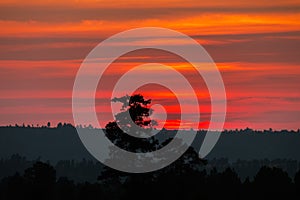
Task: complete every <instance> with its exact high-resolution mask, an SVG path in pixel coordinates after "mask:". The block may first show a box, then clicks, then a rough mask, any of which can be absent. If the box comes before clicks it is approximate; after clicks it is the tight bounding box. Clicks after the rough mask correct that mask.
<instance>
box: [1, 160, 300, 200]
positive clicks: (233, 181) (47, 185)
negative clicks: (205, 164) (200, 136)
mask: <svg viewBox="0 0 300 200" xmlns="http://www.w3.org/2000/svg"><path fill="white" fill-rule="evenodd" d="M299 173H300V172H298V173H297V175H296V177H295V182H293V181H292V180H291V179H290V178H289V177H288V175H287V173H285V172H284V171H282V170H281V169H279V168H270V167H263V168H261V169H260V171H259V172H258V173H257V175H256V176H255V178H254V179H253V180H249V179H246V180H245V181H241V180H240V178H239V177H238V175H237V174H236V173H235V171H234V170H232V169H230V168H227V169H226V170H225V171H223V172H217V171H216V170H214V169H212V170H211V171H208V172H207V171H205V170H197V169H195V168H192V167H191V166H190V167H188V166H183V165H181V167H180V166H177V167H174V166H173V167H172V166H171V167H170V168H169V169H167V168H165V169H162V170H159V171H156V172H152V173H145V174H126V178H124V177H125V176H124V174H123V176H122V177H123V178H122V179H119V182H111V181H109V180H108V178H106V179H107V180H106V179H104V178H103V179H100V180H99V181H98V182H94V183H88V182H83V183H74V182H73V181H72V180H70V179H68V178H65V177H59V178H57V177H56V173H55V170H54V168H53V167H52V166H51V165H49V164H47V163H42V162H37V163H35V164H34V165H33V166H32V167H30V168H28V169H27V170H26V171H25V172H24V174H22V175H20V174H18V173H16V174H15V175H13V176H10V177H6V178H4V179H2V181H1V183H0V199H3V200H4V199H130V200H135V199H139V200H140V199H146V200H147V199H149V200H153V199H158V198H159V199H161V198H167V199H278V198H280V199H289V198H292V197H293V198H295V197H294V195H296V197H299V195H300V193H299V189H300V187H299V183H298V181H299V180H298V178H299V177H298V176H299ZM120 178H121V176H120ZM115 180H117V179H115Z"/></svg>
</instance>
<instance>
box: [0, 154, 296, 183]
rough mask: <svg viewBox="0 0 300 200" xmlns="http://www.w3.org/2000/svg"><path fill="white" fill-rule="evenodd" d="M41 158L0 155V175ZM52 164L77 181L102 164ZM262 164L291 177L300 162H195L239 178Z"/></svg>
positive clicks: (253, 172) (89, 179)
mask: <svg viewBox="0 0 300 200" xmlns="http://www.w3.org/2000/svg"><path fill="white" fill-rule="evenodd" d="M39 161H43V160H42V159H41V158H37V159H35V160H27V159H26V157H25V156H20V155H19V154H14V155H12V156H11V157H10V158H6V159H3V158H2V159H0V179H2V178H4V177H6V176H10V175H13V174H15V173H16V172H18V173H20V174H22V173H24V171H25V170H26V169H27V168H29V167H31V166H32V165H33V164H34V163H35V162H39ZM46 163H48V164H52V165H53V167H54V169H55V170H56V174H57V176H58V177H67V178H69V179H72V180H74V181H75V182H76V183H80V182H86V181H87V182H91V183H93V182H95V181H96V179H95V177H96V176H97V175H98V174H99V173H101V171H103V168H104V166H103V165H102V164H101V163H100V162H97V161H94V160H86V159H82V160H81V161H76V160H61V161H58V162H57V163H51V162H49V161H48V162H46ZM263 166H267V167H276V168H280V169H282V170H283V171H285V172H287V174H288V175H289V177H290V178H293V177H294V176H295V174H296V173H297V171H298V170H300V162H298V161H296V160H290V159H275V160H269V159H264V160H236V161H235V162H229V161H228V159H226V158H218V159H211V160H206V164H205V165H199V166H197V167H198V168H199V169H200V170H206V171H211V170H212V169H215V170H217V172H223V171H225V170H226V169H227V168H231V169H233V170H234V171H235V172H236V173H237V174H238V176H239V177H240V178H241V180H242V181H243V180H245V179H246V178H247V177H248V178H249V179H250V180H252V179H253V178H254V176H255V175H256V173H257V172H258V171H259V169H260V168H261V167H263Z"/></svg>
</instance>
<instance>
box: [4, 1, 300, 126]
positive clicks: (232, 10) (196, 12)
mask: <svg viewBox="0 0 300 200" xmlns="http://www.w3.org/2000/svg"><path fill="white" fill-rule="evenodd" d="M145 26H152V27H155V26H157V27H165V28H170V29H174V30H176V31H180V32H182V33H184V34H187V35H189V36H191V37H192V38H193V39H195V40H196V41H198V42H199V43H200V44H201V45H203V47H204V48H205V49H206V50H207V52H208V53H209V54H210V56H211V57H212V58H213V60H214V61H215V63H216V64H217V66H218V68H219V70H220V72H221V74H222V76H223V81H224V83H225V88H226V92H227V98H228V99H227V100H228V105H227V107H228V112H227V119H226V123H225V128H227V129H235V128H245V127H250V128H254V129H268V128H273V129H298V128H300V126H299V122H300V78H299V75H300V52H299V47H300V1H289V0H287V1H279V0H275V1H272V2H270V1H267V0H262V1H237V0H230V1H204V2H201V3H200V2H199V1H196V0H188V1H178V0H177V1H176V0H175V1H174V0H165V1H158V0H157V1H156V0H154V1H151V2H143V1H134V0H123V1H113V2H112V1H92V0H85V1H75V0H66V1H55V0H46V1H37V0H29V1H26V2H24V1H18V0H13V1H9V0H4V1H1V2H0V27H1V31H0V70H1V72H0V92H1V96H0V110H1V112H0V125H8V124H16V123H18V124H22V123H25V124H34V125H36V124H40V125H42V124H43V125H45V124H46V123H47V122H48V121H50V122H51V123H52V124H57V123H58V122H60V121H61V122H71V123H72V122H73V120H72V99H71V96H72V88H73V82H74V78H75V75H76V72H77V70H78V69H79V67H80V64H81V62H82V61H83V59H84V58H85V57H86V55H87V54H88V53H89V52H90V51H91V50H92V49H93V48H94V47H95V46H96V45H97V44H98V43H99V42H101V41H102V40H104V39H106V38H107V37H109V36H111V35H113V34H116V33H118V32H120V31H124V30H127V29H131V28H138V27H145ZM156 42H157V43H158V44H159V42H160V41H159V40H158V41H156ZM170 44H171V45H178V46H185V45H188V44H184V43H181V42H180V41H175V40H171V39H170ZM147 62H160V63H163V64H167V65H170V66H173V67H175V68H176V69H178V70H179V71H180V72H182V73H183V74H185V75H186V76H187V77H189V76H191V77H190V78H189V80H191V82H193V81H195V82H196V83H194V84H195V85H197V84H198V82H199V83H200V86H201V87H200V89H195V90H196V91H197V96H198V99H199V102H200V104H201V105H200V107H201V108H200V109H201V115H202V116H203V117H201V122H200V127H203V128H205V127H207V124H208V123H209V115H210V102H209V94H208V93H207V91H205V90H206V89H205V84H203V83H201V78H193V77H192V76H193V74H192V73H190V72H191V70H189V69H190V68H189V67H188V63H186V62H185V61H184V60H182V59H180V58H178V57H176V56H174V55H171V54H169V53H166V52H161V51H154V50H152V51H151V50H149V51H141V52H133V53H130V54H128V55H124V56H122V57H121V58H120V59H118V60H117V61H116V62H115V63H113V64H112V66H111V67H110V68H111V71H110V73H111V74H110V75H116V77H117V76H119V75H121V73H122V72H124V71H126V70H127V69H128V68H129V67H133V66H136V65H139V64H143V63H147ZM156 72H157V73H160V74H161V72H160V69H157V68H155V67H154V68H153V70H152V73H156ZM201 84H202V85H201ZM140 92H141V93H142V94H145V96H146V97H147V98H152V99H153V100H155V101H154V103H162V104H163V105H165V106H166V107H165V108H166V110H167V111H168V112H169V113H170V118H169V123H168V125H167V127H170V128H172V127H176V124H177V123H178V105H177V102H176V100H175V98H174V97H173V96H172V94H171V93H170V92H169V91H167V90H165V89H164V88H159V89H157V90H156V92H155V93H154V92H153V91H151V89H141V91H140ZM103 95H106V94H105V92H103V91H99V92H97V95H96V96H97V99H96V102H97V111H98V112H101V113H104V114H103V115H106V114H107V115H108V113H109V106H107V104H105V103H103V102H102V101H101V96H103ZM187 98H188V97H187ZM190 114H191V116H192V115H193V110H192V109H191V113H190ZM102 117H103V116H102ZM103 120H108V118H106V117H104V118H103ZM188 127H189V124H188V122H186V128H188Z"/></svg>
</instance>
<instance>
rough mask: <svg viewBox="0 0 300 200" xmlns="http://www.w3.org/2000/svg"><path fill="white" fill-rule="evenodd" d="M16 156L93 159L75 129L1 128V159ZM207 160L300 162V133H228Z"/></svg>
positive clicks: (168, 133)
mask: <svg viewBox="0 0 300 200" xmlns="http://www.w3.org/2000/svg"><path fill="white" fill-rule="evenodd" d="M162 132H163V133H162V134H159V135H158V138H159V140H161V141H163V140H165V139H167V138H170V137H173V136H174V134H175V131H168V130H163V131H162ZM204 136H205V131H200V132H198V134H197V137H196V139H195V141H194V143H193V145H192V146H193V147H195V149H199V147H200V146H201V143H202V140H203V138H204ZM13 154H20V155H22V156H26V157H27V159H30V160H33V159H37V158H39V157H40V158H41V160H49V161H50V162H52V163H55V162H57V161H59V160H78V161H80V160H82V159H83V158H84V159H87V160H94V158H93V157H92V156H91V155H90V154H89V153H88V152H87V150H86V149H85V147H84V146H83V144H82V143H81V141H80V139H79V137H78V135H77V132H76V129H75V128H74V127H72V126H62V127H58V128H47V127H42V128H32V127H0V158H8V157H10V156H11V155H13ZM207 158H208V159H213V158H227V159H228V160H229V161H235V160H237V159H242V160H253V159H265V158H267V159H277V158H279V159H294V160H298V161H300V133H299V130H298V131H297V132H296V131H280V132H274V131H264V132H261V131H253V130H251V129H245V130H237V131H225V132H223V133H222V135H221V137H220V139H219V141H218V143H217V144H216V146H215V148H214V149H213V150H212V152H211V153H210V154H209V155H208V157H207Z"/></svg>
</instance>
